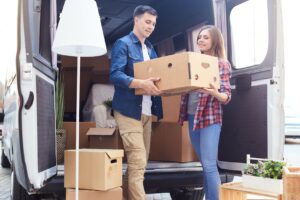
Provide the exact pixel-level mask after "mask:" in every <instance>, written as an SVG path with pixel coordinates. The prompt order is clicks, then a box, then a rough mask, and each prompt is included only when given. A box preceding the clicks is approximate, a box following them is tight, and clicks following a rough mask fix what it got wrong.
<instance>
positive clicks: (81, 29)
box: [52, 0, 107, 200]
mask: <svg viewBox="0 0 300 200" xmlns="http://www.w3.org/2000/svg"><path fill="white" fill-rule="evenodd" d="M52 51H53V52H55V53H58V54H61V55H66V56H74V57H77V85H76V91H77V92H76V169H75V171H76V175H75V176H76V177H75V181H76V182H75V186H76V190H75V199H76V200H78V182H79V112H80V110H79V97H80V58H81V57H94V56H101V55H104V54H105V53H106V52H107V50H106V44H105V40H104V36H103V30H102V26H101V21H100V15H99V12H98V7H97V4H96V2H95V0H66V2H65V4H64V7H63V10H62V13H61V14H60V21H59V24H58V27H57V31H56V34H55V38H54V42H53V45H52Z"/></svg>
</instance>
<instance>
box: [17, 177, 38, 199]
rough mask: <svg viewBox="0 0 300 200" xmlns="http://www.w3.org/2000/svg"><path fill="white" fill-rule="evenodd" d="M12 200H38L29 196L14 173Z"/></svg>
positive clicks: (34, 196) (33, 196)
mask: <svg viewBox="0 0 300 200" xmlns="http://www.w3.org/2000/svg"><path fill="white" fill-rule="evenodd" d="M12 184H13V185H12V187H13V188H12V193H11V195H12V198H11V199H12V200H38V198H37V197H36V195H29V194H28V193H27V191H26V190H25V189H24V188H23V187H22V186H21V185H20V184H19V182H18V180H17V177H16V175H15V173H13V183H12Z"/></svg>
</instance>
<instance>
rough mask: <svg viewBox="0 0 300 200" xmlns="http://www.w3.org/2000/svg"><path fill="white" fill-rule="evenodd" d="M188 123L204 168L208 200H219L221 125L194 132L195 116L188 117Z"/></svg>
mask: <svg viewBox="0 0 300 200" xmlns="http://www.w3.org/2000/svg"><path fill="white" fill-rule="evenodd" d="M188 122H189V133H190V138H191V142H192V145H193V147H194V149H195V151H196V153H197V156H198V158H199V160H200V162H201V164H202V167H203V177H204V180H203V182H204V192H205V197H206V200H218V199H219V187H220V184H221V180H220V175H219V171H218V167H217V156H218V145H219V138H220V131H221V125H220V124H213V125H210V126H208V127H206V128H202V129H198V130H196V131H193V126H194V115H189V116H188Z"/></svg>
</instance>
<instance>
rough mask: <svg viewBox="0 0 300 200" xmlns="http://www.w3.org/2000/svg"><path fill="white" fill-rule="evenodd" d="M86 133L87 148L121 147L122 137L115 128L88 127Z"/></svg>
mask: <svg viewBox="0 0 300 200" xmlns="http://www.w3.org/2000/svg"><path fill="white" fill-rule="evenodd" d="M86 134H87V136H88V140H89V148H95V149H123V143H122V138H121V136H120V134H119V130H118V129H116V128H90V129H89V130H88V132H87V133H86Z"/></svg>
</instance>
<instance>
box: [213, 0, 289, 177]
mask: <svg viewBox="0 0 300 200" xmlns="http://www.w3.org/2000/svg"><path fill="white" fill-rule="evenodd" d="M216 2H217V4H218V5H217V6H216V8H217V9H218V11H219V12H218V15H217V16H216V19H217V22H216V24H217V25H218V26H219V28H220V29H222V30H223V33H224V35H225V36H226V35H227V37H225V38H227V49H228V54H229V60H230V62H231V63H232V79H231V84H232V89H233V90H232V100H231V102H230V103H229V104H228V105H226V106H224V122H223V127H222V133H221V138H220V144H219V155H218V160H219V162H218V164H219V167H220V168H222V169H228V170H239V171H240V170H242V169H243V167H244V166H245V163H246V155H247V154H250V155H251V157H258V158H269V159H276V160H280V159H283V145H284V111H283V96H284V76H283V75H284V74H283V33H282V29H283V28H282V18H281V3H280V0H276V1H274V0H248V1H247V0H226V1H225V0H224V1H216ZM225 5H226V9H225V7H224V6H225ZM220 11H223V12H220ZM225 11H226V12H225ZM222 13H223V16H222ZM226 19H227V21H225V20H226ZM225 29H227V31H226V30H225Z"/></svg>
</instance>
